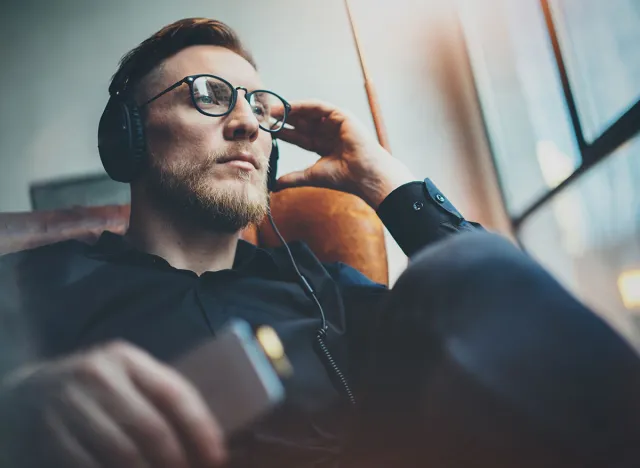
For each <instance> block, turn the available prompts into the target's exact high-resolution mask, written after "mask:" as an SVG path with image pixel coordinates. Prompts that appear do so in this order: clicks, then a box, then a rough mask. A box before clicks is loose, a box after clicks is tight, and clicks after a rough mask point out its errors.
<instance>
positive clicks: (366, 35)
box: [0, 0, 505, 280]
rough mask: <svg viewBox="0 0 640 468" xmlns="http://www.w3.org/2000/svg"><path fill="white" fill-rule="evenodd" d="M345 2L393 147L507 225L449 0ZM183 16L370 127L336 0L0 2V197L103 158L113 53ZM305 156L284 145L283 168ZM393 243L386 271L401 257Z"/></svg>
mask: <svg viewBox="0 0 640 468" xmlns="http://www.w3.org/2000/svg"><path fill="white" fill-rule="evenodd" d="M352 8H353V13H354V17H355V20H356V22H357V24H358V26H359V28H360V32H361V36H362V42H363V50H364V53H365V55H366V56H367V60H368V61H369V66H370V68H371V71H372V78H373V81H374V83H375V85H376V87H377V88H378V93H379V95H380V100H381V106H382V111H383V115H384V117H385V120H386V123H387V127H388V132H389V137H390V142H391V145H392V150H393V153H394V155H395V156H396V157H398V158H401V159H402V160H403V161H405V162H406V163H407V164H408V165H409V167H410V168H411V169H412V170H413V171H414V172H415V174H416V175H417V176H418V177H426V176H429V177H431V178H433V179H434V180H435V181H436V183H437V184H438V185H439V186H440V188H441V189H442V190H444V191H445V192H446V193H447V194H448V195H449V197H450V198H451V199H452V200H453V201H454V203H456V204H457V205H458V206H459V208H460V209H461V210H462V211H463V212H466V213H467V215H468V217H469V218H472V219H477V220H480V221H483V222H484V223H486V224H488V225H489V226H492V227H498V228H504V226H505V224H504V220H501V218H500V199H499V197H498V196H497V192H496V189H495V184H493V185H492V180H493V179H492V173H491V167H490V165H487V161H488V149H487V145H486V141H485V139H484V134H483V129H482V124H481V119H480V113H479V109H478V107H477V104H476V101H475V94H474V93H475V91H474V87H473V81H472V78H471V73H470V70H469V66H468V63H467V59H466V55H465V48H464V43H463V39H462V34H461V32H460V28H459V26H458V23H457V17H456V15H455V11H454V7H453V6H452V4H451V2H448V1H446V0H423V1H410V0H396V1H394V2H386V1H383V0H375V1H374V0H353V1H352ZM34 12H35V14H34ZM189 16H208V17H214V18H217V19H220V20H222V21H225V22H228V23H229V24H230V25H231V26H233V27H234V28H235V29H237V31H238V32H239V34H240V36H241V37H242V38H243V39H244V41H245V42H246V43H247V45H248V46H249V48H250V49H252V51H253V52H254V55H255V57H256V59H257V61H258V63H259V66H260V69H261V73H262V75H263V77H264V80H265V82H266V83H267V85H268V86H269V87H271V88H272V89H274V90H277V91H278V92H281V93H282V94H283V95H284V96H286V97H287V98H288V99H290V100H294V99H299V98H306V97H314V98H320V99H324V100H327V101H331V102H333V103H336V104H338V105H340V106H342V107H344V108H347V109H349V110H351V111H352V112H353V113H355V114H356V115H357V116H359V117H360V118H361V119H363V120H364V121H365V122H367V124H369V125H370V126H371V130H372V132H373V125H372V122H371V118H370V113H369V109H368V105H367V101H366V96H365V93H364V88H363V81H362V74H361V71H360V68H359V64H358V60H357V55H356V50H355V47H354V45H353V40H352V37H351V32H350V29H349V26H348V21H347V16H346V12H345V9H344V4H343V2H342V0H313V1H300V0H272V1H270V2H265V1H255V0H233V1H231V0H227V1H222V0H189V1H185V2H175V1H174V0H155V1H153V2H152V1H151V0H111V1H109V2H86V1H82V0H58V1H56V2H45V1H43V0H25V1H23V2H21V3H20V4H13V5H10V6H5V19H7V21H6V24H5V26H4V27H3V28H2V30H0V44H3V46H2V62H3V67H0V79H2V82H3V83H5V85H4V86H3V87H2V88H1V89H0V101H1V102H2V103H3V106H2V112H1V113H0V119H1V120H0V210H1V211H19V210H28V209H30V203H29V196H28V187H29V184H30V183H32V182H36V181H43V180H49V179H55V178H58V177H64V176H74V175H82V174H87V173H95V172H98V171H101V167H100V162H99V158H98V155H97V148H96V141H97V139H96V129H97V124H98V119H99V117H100V114H101V112H102V109H103V107H104V104H105V103H106V100H107V91H106V90H107V83H108V80H109V78H110V76H111V74H112V73H113V71H114V70H115V68H116V64H117V61H118V60H119V58H120V57H121V56H122V55H123V54H124V53H125V52H126V51H128V50H129V49H130V48H131V47H133V46H134V45H136V44H137V43H139V42H140V41H141V40H143V39H145V38H146V37H147V36H148V35H149V34H151V33H152V32H154V31H156V30H157V29H158V28H159V27H161V26H163V25H165V24H167V23H170V22H171V21H174V20H175V19H178V18H181V17H189ZM283 146H285V145H283ZM313 160H314V157H313V156H312V155H310V154H307V153H305V152H304V151H302V150H299V149H297V148H293V147H291V146H285V147H284V148H283V149H282V159H281V171H282V172H285V171H289V170H296V169H300V168H302V167H304V166H306V165H308V164H309V163H311V162H312V161H313ZM486 180H488V181H489V183H485V181H486ZM490 208H493V210H492V209H490ZM388 244H389V257H390V271H391V277H392V280H393V279H394V278H395V277H396V276H397V275H398V274H399V272H400V271H401V270H402V269H403V268H404V266H405V264H406V262H405V258H404V256H403V255H402V252H401V251H400V250H399V248H398V247H397V245H395V243H394V242H393V241H392V240H390V239H389V242H388Z"/></svg>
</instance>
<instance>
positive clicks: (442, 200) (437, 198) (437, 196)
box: [436, 193, 444, 203]
mask: <svg viewBox="0 0 640 468" xmlns="http://www.w3.org/2000/svg"><path fill="white" fill-rule="evenodd" d="M436 201H437V202H438V203H444V197H443V196H442V194H441V193H438V194H436Z"/></svg>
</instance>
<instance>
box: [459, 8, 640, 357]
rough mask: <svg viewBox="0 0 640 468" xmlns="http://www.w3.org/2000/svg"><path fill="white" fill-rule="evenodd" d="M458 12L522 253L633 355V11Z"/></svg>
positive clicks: (636, 88)
mask: <svg viewBox="0 0 640 468" xmlns="http://www.w3.org/2000/svg"><path fill="white" fill-rule="evenodd" d="M459 2H460V14H461V19H462V23H463V27H464V31H465V35H466V37H467V43H468V47H469V53H470V58H471V62H472V67H473V70H474V74H475V77H476V82H477V87H478V92H479V99H480V102H481V105H482V108H483V112H484V117H485V122H486V126H487V130H488V134H489V138H490V140H491V143H492V147H493V149H494V160H495V164H496V169H497V171H498V175H499V179H500V182H501V185H502V191H503V196H504V198H505V201H506V205H507V209H508V211H509V215H510V216H511V218H512V223H513V226H514V229H515V232H516V235H517V236H518V239H519V241H520V243H521V245H522V246H523V248H524V249H526V250H527V251H528V252H530V253H531V254H532V255H533V256H534V257H536V258H537V259H538V260H539V261H540V262H541V263H542V264H543V265H545V266H546V267H547V268H548V269H549V270H550V271H551V272H552V273H554V275H555V276H556V277H557V278H558V279H559V280H560V281H561V282H562V283H563V284H564V285H565V286H566V287H567V288H568V289H570V290H571V291H572V292H573V293H574V294H576V295H577V296H578V297H579V298H580V299H582V300H583V301H584V302H585V303H587V304H588V305H589V306H591V308H593V309H594V310H595V311H596V312H598V313H600V314H601V315H602V316H603V317H604V318H605V319H606V320H608V321H609V322H610V323H611V324H613V326H614V327H615V328H616V329H617V330H618V331H620V332H621V333H622V334H623V335H625V336H626V337H628V338H629V339H630V340H631V341H632V342H633V343H634V344H636V345H637V346H638V347H639V348H640V135H638V132H639V131H640V53H638V44H640V2H638V1H637V0H616V1H613V2H603V1H601V0H521V1H518V2H513V1H511V0H490V1H488V2H474V1H473V0H459ZM480 3H482V5H480Z"/></svg>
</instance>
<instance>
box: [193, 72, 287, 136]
mask: <svg viewBox="0 0 640 468" xmlns="http://www.w3.org/2000/svg"><path fill="white" fill-rule="evenodd" d="M233 94H234V90H233V88H232V87H231V86H230V85H229V84H228V83H226V82H224V81H222V80H219V79H217V78H214V77H211V76H200V77H198V78H196V79H195V81H194V82H193V100H194V102H195V104H196V106H197V107H198V109H200V110H201V111H202V112H204V113H205V114H207V115H211V116H219V115H223V114H225V113H226V112H227V111H228V110H229V108H230V107H231V105H232V104H233ZM247 97H248V101H249V105H250V106H251V110H252V111H253V114H254V115H255V116H256V118H257V119H258V123H259V124H260V127H261V128H262V129H264V130H267V131H271V132H273V131H277V130H280V129H281V128H282V127H283V126H284V120H283V119H284V115H283V112H284V108H285V105H284V102H283V101H282V99H281V98H280V97H278V96H277V95H276V94H274V93H271V92H268V91H257V92H253V93H249V94H248V95H247Z"/></svg>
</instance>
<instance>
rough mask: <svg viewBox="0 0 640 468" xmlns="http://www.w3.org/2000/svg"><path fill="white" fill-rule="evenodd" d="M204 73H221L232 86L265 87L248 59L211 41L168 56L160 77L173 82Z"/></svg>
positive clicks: (166, 83)
mask: <svg viewBox="0 0 640 468" xmlns="http://www.w3.org/2000/svg"><path fill="white" fill-rule="evenodd" d="M201 73H208V74H211V75H217V76H220V77H222V78H224V79H225V80H227V81H228V82H230V83H231V84H232V85H233V86H244V87H245V88H247V89H250V90H251V89H258V88H261V87H262V81H261V80H260V75H258V72H257V71H256V69H255V68H253V66H252V65H251V64H250V63H249V62H247V61H246V60H245V59H244V58H242V57H241V56H240V55H238V54H236V53H235V52H232V51H231V50H229V49H226V48H224V47H220V46H212V45H197V46H191V47H188V48H186V49H183V50H181V51H180V52H178V53H177V54H175V55H174V56H172V57H170V58H168V59H167V60H166V61H165V62H164V67H163V73H162V75H163V76H162V78H161V80H162V82H163V84H164V85H165V86H170V85H172V84H173V83H175V82H176V81H179V80H181V79H182V78H184V77H185V76H189V75H198V74H201Z"/></svg>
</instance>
